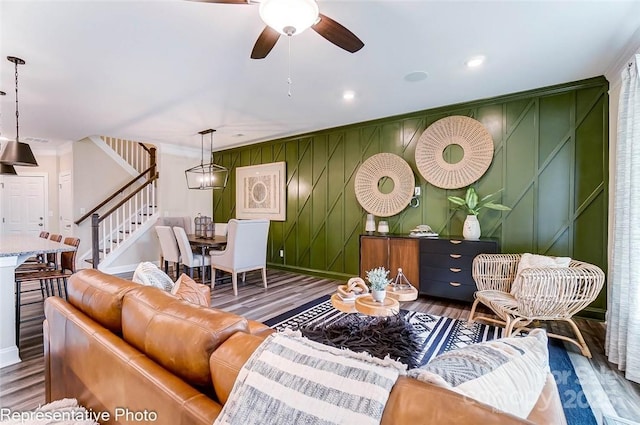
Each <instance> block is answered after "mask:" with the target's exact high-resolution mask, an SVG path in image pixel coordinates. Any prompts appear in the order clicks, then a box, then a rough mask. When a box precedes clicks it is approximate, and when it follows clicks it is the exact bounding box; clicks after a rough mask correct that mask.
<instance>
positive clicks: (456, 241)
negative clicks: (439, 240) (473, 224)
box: [449, 239, 462, 245]
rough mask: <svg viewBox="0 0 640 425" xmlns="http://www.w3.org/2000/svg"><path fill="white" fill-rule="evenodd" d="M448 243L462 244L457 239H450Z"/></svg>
mask: <svg viewBox="0 0 640 425" xmlns="http://www.w3.org/2000/svg"><path fill="white" fill-rule="evenodd" d="M449 242H451V243H452V244H454V245H458V244H459V243H462V241H459V240H457V239H451V240H450V241H449Z"/></svg>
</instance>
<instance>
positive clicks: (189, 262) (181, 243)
mask: <svg viewBox="0 0 640 425" xmlns="http://www.w3.org/2000/svg"><path fill="white" fill-rule="evenodd" d="M173 232H174V233H175V235H176V240H177V241H178V247H179V248H180V258H181V259H182V267H183V269H184V268H185V267H186V268H188V269H189V276H191V277H192V278H193V269H194V268H195V269H198V270H201V267H202V265H203V262H204V266H205V267H207V266H209V265H210V264H211V260H210V259H209V257H208V256H206V255H202V254H194V253H193V250H192V249H191V245H190V244H189V237H188V236H187V232H185V231H184V229H183V228H182V227H177V226H176V227H174V228H173ZM200 274H201V275H202V272H200ZM200 279H202V281H203V282H204V276H200Z"/></svg>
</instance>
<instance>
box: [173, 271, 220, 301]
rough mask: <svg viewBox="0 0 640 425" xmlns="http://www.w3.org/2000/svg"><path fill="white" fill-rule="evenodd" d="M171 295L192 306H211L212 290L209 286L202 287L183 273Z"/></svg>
mask: <svg viewBox="0 0 640 425" xmlns="http://www.w3.org/2000/svg"><path fill="white" fill-rule="evenodd" d="M171 293H172V294H173V295H175V296H176V297H178V298H180V299H181V300H185V301H188V302H190V303H192V304H196V305H202V306H205V307H209V306H210V305H211V288H209V287H208V286H207V285H200V284H199V283H196V281H195V280H193V279H191V278H190V277H189V276H187V275H186V274H184V273H182V274H181V275H180V277H179V278H178V280H176V283H175V285H173V289H171Z"/></svg>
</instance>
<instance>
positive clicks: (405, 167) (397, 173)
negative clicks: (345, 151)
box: [355, 153, 416, 217]
mask: <svg viewBox="0 0 640 425" xmlns="http://www.w3.org/2000/svg"><path fill="white" fill-rule="evenodd" d="M384 177H387V178H390V179H391V180H392V181H393V189H392V190H391V192H389V193H383V192H381V191H380V189H379V188H378V182H379V181H380V179H382V178H384ZM415 184H416V180H415V178H414V176H413V170H411V167H410V166H409V164H407V161H405V160H404V159H402V158H401V157H399V156H398V155H394V154H392V153H379V154H376V155H373V156H372V157H370V158H369V159H367V160H366V161H365V162H363V163H362V165H360V168H358V172H357V173H356V180H355V190H356V199H357V200H358V202H359V203H360V205H362V208H364V209H365V211H366V212H368V213H371V214H374V215H377V216H378V217H389V216H392V215H395V214H398V213H399V212H400V211H402V210H403V209H405V208H406V207H407V205H409V202H411V197H412V196H413V188H414V186H415Z"/></svg>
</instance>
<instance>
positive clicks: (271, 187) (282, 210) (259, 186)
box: [236, 161, 287, 221]
mask: <svg viewBox="0 0 640 425" xmlns="http://www.w3.org/2000/svg"><path fill="white" fill-rule="evenodd" d="M286 190H287V168H286V162H284V161H283V162H274V163H271V164H261V165H251V166H247V167H238V168H236V217H237V218H240V219H242V218H267V219H269V220H274V221H285V220H286V219H287V201H286V193H287V192H286Z"/></svg>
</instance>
